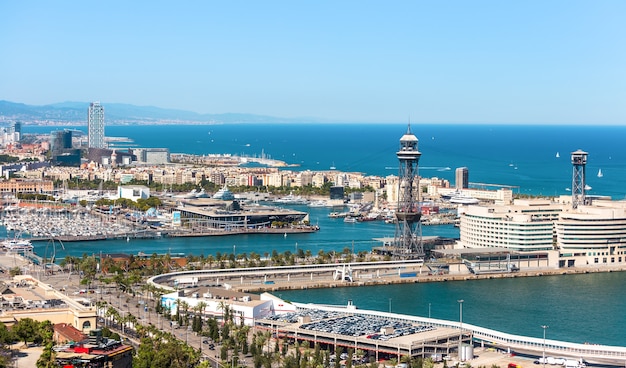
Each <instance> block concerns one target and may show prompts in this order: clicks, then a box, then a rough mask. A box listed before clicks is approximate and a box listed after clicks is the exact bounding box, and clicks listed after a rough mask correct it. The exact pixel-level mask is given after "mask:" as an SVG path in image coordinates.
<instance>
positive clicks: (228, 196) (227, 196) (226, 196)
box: [213, 185, 235, 201]
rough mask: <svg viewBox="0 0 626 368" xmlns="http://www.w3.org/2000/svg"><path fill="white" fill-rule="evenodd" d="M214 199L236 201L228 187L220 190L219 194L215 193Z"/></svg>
mask: <svg viewBox="0 0 626 368" xmlns="http://www.w3.org/2000/svg"><path fill="white" fill-rule="evenodd" d="M213 199H221V200H223V201H232V200H233V199H235V195H234V194H233V193H232V192H231V191H230V190H229V189H228V186H227V185H224V187H223V188H222V189H220V190H218V191H217V192H215V194H213Z"/></svg>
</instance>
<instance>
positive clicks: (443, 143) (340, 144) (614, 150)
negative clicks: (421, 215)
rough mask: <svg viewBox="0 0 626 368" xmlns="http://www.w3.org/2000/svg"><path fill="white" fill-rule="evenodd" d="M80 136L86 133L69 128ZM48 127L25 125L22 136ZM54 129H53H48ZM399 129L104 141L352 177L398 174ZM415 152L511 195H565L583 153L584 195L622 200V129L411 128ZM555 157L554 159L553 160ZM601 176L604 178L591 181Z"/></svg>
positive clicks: (345, 127)
mask: <svg viewBox="0 0 626 368" xmlns="http://www.w3.org/2000/svg"><path fill="white" fill-rule="evenodd" d="M74 128H76V129H79V130H82V131H86V127H84V126H82V127H74ZM52 129H53V128H50V127H35V126H28V125H27V126H24V128H23V132H24V133H26V134H28V133H35V132H37V133H43V132H49V131H51V130H52ZM54 129H57V128H54ZM406 131H407V125H406V124H262V125H260V124H229V125H157V126H142V125H140V126H107V127H106V131H105V133H106V135H107V136H110V137H129V138H131V139H132V140H133V141H134V142H133V143H132V144H128V145H126V146H127V147H152V148H169V149H170V152H172V153H190V154H198V155H202V154H212V153H228V154H236V155H248V156H261V154H265V155H267V156H270V157H271V158H274V159H277V160H283V161H285V162H287V163H289V164H297V165H300V166H299V167H298V168H295V169H296V170H328V169H329V168H330V167H331V166H335V167H336V168H337V170H340V171H356V172H363V173H366V174H370V175H379V176H386V175H390V174H393V175H397V173H398V160H397V158H396V155H395V152H396V151H397V150H398V148H399V139H400V137H401V136H402V135H403V134H404V133H405V132H406ZM411 131H412V132H413V134H415V135H416V136H417V138H418V139H419V150H420V152H421V153H422V156H421V159H420V161H419V171H420V175H421V176H424V177H433V176H436V177H440V178H444V179H448V180H450V181H452V182H453V181H454V170H455V169H456V168H457V167H462V166H465V167H467V168H468V169H469V178H470V182H472V183H486V184H501V185H511V186H515V187H516V188H515V189H514V190H515V191H516V192H518V193H523V194H535V195H558V194H567V190H566V188H571V181H572V165H571V161H570V153H571V152H573V151H575V150H577V149H582V150H584V151H586V152H588V153H589V158H588V163H587V167H586V170H587V183H588V184H589V185H590V186H591V188H592V189H591V190H590V194H602V195H610V196H612V197H613V198H614V199H624V198H625V197H626V187H625V186H624V185H623V183H624V180H625V179H626V145H624V144H623V138H624V137H625V136H626V126H565V125H558V126H557V125H553V126H538V125H445V124H439V125H435V124H413V125H411ZM557 153H559V155H560V157H558V158H557V157H556V156H557ZM600 169H602V172H603V174H604V176H603V177H602V178H598V177H597V176H596V174H597V172H598V170H600Z"/></svg>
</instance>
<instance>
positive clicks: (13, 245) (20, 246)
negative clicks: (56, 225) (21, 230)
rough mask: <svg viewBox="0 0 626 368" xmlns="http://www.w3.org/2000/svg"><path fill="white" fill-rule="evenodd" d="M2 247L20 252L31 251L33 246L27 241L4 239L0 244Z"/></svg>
mask: <svg viewBox="0 0 626 368" xmlns="http://www.w3.org/2000/svg"><path fill="white" fill-rule="evenodd" d="M2 246H3V247H4V248H5V249H7V250H11V251H15V252H21V251H27V250H33V248H34V247H33V244H32V243H31V242H30V240H27V239H17V238H16V239H6V240H5V241H3V242H2Z"/></svg>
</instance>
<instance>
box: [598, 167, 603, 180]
mask: <svg viewBox="0 0 626 368" xmlns="http://www.w3.org/2000/svg"><path fill="white" fill-rule="evenodd" d="M603 176H604V174H602V169H598V177H599V178H601V177H603Z"/></svg>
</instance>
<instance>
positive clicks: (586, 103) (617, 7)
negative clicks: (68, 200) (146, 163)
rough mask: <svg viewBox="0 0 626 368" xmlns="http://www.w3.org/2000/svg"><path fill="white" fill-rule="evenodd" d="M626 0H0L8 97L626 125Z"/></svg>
mask: <svg viewBox="0 0 626 368" xmlns="http://www.w3.org/2000/svg"><path fill="white" fill-rule="evenodd" d="M625 14H626V1H621V0H619V1H617V0H616V1H611V0H599V1H576V0H562V1H561V0H541V1H533V0H528V1H501V0H493V1H461V0H459V1H445V0H442V1H417V0H415V1H324V0H320V1H308V2H307V1H167V2H166V1H103V2H92V1H62V0H60V1H2V2H0V45H2V46H1V47H2V53H1V56H0V99H4V100H9V101H14V102H23V103H27V104H37V105H40V104H48V103H55V102H63V101H96V100H98V101H102V102H103V103H106V102H122V103H130V104H136V105H150V106H158V107H164V108H176V109H184V110H191V111H196V112H199V113H228V112H233V113H252V114H262V115H270V116H277V117H287V118H293V117H315V118H322V119H328V120H331V121H360V122H405V121H407V120H409V119H410V120H411V121H413V122H425V123H438V122H456V123H462V122H469V123H569V124H593V123H599V124H626V46H625V45H626V22H625V21H624V15H625Z"/></svg>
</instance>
